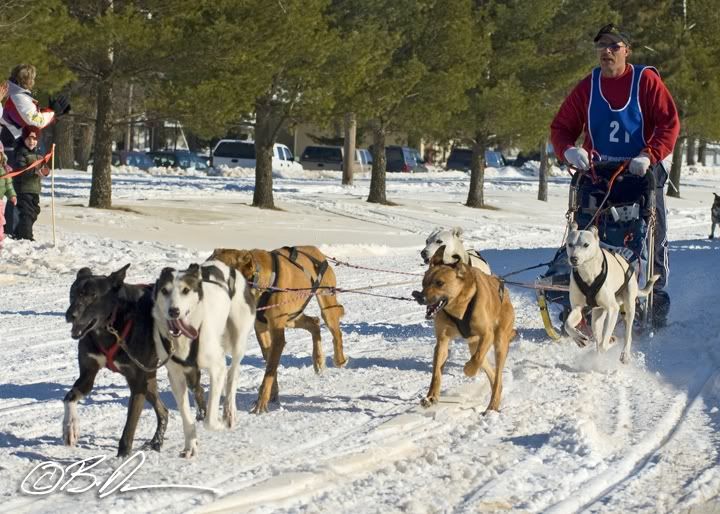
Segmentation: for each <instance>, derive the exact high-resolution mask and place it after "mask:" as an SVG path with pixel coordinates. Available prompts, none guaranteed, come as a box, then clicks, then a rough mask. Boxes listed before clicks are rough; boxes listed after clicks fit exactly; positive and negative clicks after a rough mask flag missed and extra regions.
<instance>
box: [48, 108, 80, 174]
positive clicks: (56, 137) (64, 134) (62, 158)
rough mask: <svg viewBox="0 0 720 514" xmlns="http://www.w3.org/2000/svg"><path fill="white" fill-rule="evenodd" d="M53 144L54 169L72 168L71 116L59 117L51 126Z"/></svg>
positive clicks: (73, 159)
mask: <svg viewBox="0 0 720 514" xmlns="http://www.w3.org/2000/svg"><path fill="white" fill-rule="evenodd" d="M53 142H54V143H55V167H56V168H65V169H72V168H74V167H75V149H74V145H73V119H72V117H71V116H60V117H59V118H58V119H57V121H56V122H55V123H54V124H53Z"/></svg>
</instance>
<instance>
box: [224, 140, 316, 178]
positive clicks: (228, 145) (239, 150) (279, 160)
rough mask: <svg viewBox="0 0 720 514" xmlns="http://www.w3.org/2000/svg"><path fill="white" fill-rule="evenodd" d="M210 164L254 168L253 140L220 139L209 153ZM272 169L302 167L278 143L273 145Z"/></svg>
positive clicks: (281, 169) (283, 146) (298, 168)
mask: <svg viewBox="0 0 720 514" xmlns="http://www.w3.org/2000/svg"><path fill="white" fill-rule="evenodd" d="M210 165H211V166H213V167H215V168H217V167H220V166H227V167H228V168H255V142H253V141H241V140H239V139H221V140H220V141H218V143H217V144H216V145H215V148H213V151H212V154H211V155H210ZM272 170H273V171H274V172H276V173H277V172H281V171H302V170H303V167H302V165H301V164H300V163H299V162H295V159H294V158H293V154H292V152H291V151H290V149H289V148H288V147H287V146H285V145H283V144H280V143H275V144H274V145H273V156H272Z"/></svg>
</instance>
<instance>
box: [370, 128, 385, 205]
mask: <svg viewBox="0 0 720 514" xmlns="http://www.w3.org/2000/svg"><path fill="white" fill-rule="evenodd" d="M372 154H373V164H372V173H371V175H370V194H369V195H368V199H367V201H368V202H370V203H383V204H387V203H388V201H387V198H386V196H385V173H386V170H385V166H386V162H385V127H384V126H383V124H382V122H378V123H377V125H375V127H373V147H372Z"/></svg>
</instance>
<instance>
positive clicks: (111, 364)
mask: <svg viewBox="0 0 720 514" xmlns="http://www.w3.org/2000/svg"><path fill="white" fill-rule="evenodd" d="M116 314H117V308H116V309H115V310H114V311H113V315H112V318H110V323H108V325H110V326H112V324H113V322H114V321H115V315H116ZM132 324H133V320H132V318H130V319H129V320H127V321H126V322H125V326H124V327H123V329H122V333H121V334H120V337H117V336H116V337H115V342H114V343H113V344H112V345H111V346H110V348H103V347H102V346H100V345H98V348H100V351H101V352H102V353H103V355H105V367H106V368H107V369H109V370H110V371H114V372H115V373H120V370H119V369H118V368H117V366H115V355H117V352H119V351H120V341H124V340H125V339H126V338H127V336H128V334H129V333H130V330H131V329H132Z"/></svg>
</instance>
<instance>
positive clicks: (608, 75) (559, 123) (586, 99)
mask: <svg viewBox="0 0 720 514" xmlns="http://www.w3.org/2000/svg"><path fill="white" fill-rule="evenodd" d="M594 42H595V51H596V52H597V56H598V60H599V64H600V66H599V67H597V68H595V69H594V70H593V71H592V73H590V74H589V75H588V76H587V77H585V78H584V79H583V80H581V81H580V83H579V84H578V85H577V86H575V88H574V89H573V90H572V92H571V93H570V94H569V95H568V97H567V98H566V99H565V101H564V102H563V104H562V105H561V106H560V110H559V111H558V113H557V115H556V116H555V119H554V120H553V122H552V124H551V125H550V138H551V141H552V144H553V147H554V148H555V152H556V154H557V155H558V156H560V157H561V158H563V159H564V160H565V162H567V163H568V164H570V165H572V166H574V167H575V168H577V169H579V170H587V169H588V168H589V167H590V160H591V159H593V160H597V161H626V160H629V161H630V164H629V171H630V173H633V174H635V175H644V174H645V173H647V172H650V173H653V174H654V175H655V179H656V184H657V189H656V194H655V198H656V223H655V272H656V273H659V274H660V279H659V280H658V281H657V282H656V283H655V291H654V312H653V324H654V325H655V326H656V327H660V326H664V325H665V322H666V318H667V314H668V311H669V310H670V297H669V296H668V294H667V292H666V291H665V290H664V288H665V286H666V285H667V280H668V274H669V267H668V251H667V246H668V242H667V216H666V212H665V197H664V186H665V182H666V181H667V177H668V170H669V169H670V166H669V162H668V161H669V157H670V156H671V153H672V151H673V148H674V146H675V141H676V140H677V137H678V134H679V132H680V121H679V119H678V114H677V109H676V107H675V102H674V101H673V99H672V96H671V95H670V92H669V91H668V89H667V87H665V84H664V83H663V81H662V80H661V79H660V75H659V74H658V72H657V70H656V69H655V68H652V67H647V66H640V65H631V64H629V63H628V62H627V58H628V57H629V56H630V54H631V52H632V50H631V46H630V38H629V37H628V35H627V34H625V33H623V32H621V31H619V30H618V29H617V28H616V27H615V26H613V25H612V24H610V25H606V26H605V27H603V28H602V29H600V31H599V32H598V34H597V36H595V39H594ZM581 135H582V136H583V138H584V139H583V142H582V145H581V146H576V141H577V140H578V138H579V137H580V136H581Z"/></svg>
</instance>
